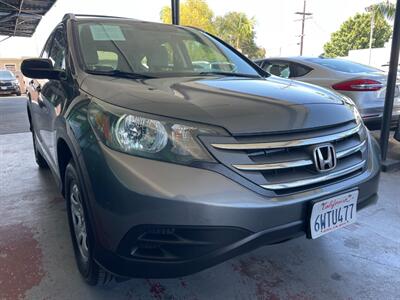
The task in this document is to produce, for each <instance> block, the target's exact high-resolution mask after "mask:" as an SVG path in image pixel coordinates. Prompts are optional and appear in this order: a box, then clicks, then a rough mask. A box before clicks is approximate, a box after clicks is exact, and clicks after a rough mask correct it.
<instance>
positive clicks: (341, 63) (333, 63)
mask: <svg viewBox="0 0 400 300" xmlns="http://www.w3.org/2000/svg"><path fill="white" fill-rule="evenodd" d="M307 60H308V61H310V62H313V63H316V64H319V65H321V66H324V67H327V68H329V69H332V70H336V71H340V72H345V73H365V72H367V73H368V72H382V71H381V70H379V69H376V68H373V67H370V66H366V65H362V64H359V63H356V62H353V61H349V60H344V59H337V58H307Z"/></svg>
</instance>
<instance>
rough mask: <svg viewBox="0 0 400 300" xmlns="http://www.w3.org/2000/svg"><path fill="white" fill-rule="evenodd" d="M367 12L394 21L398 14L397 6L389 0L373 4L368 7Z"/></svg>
mask: <svg viewBox="0 0 400 300" xmlns="http://www.w3.org/2000/svg"><path fill="white" fill-rule="evenodd" d="M366 10H367V11H368V12H371V13H373V14H374V15H375V16H381V17H383V18H386V19H388V20H390V21H392V20H393V19H394V15H395V13H396V5H395V4H394V3H392V2H390V1H389V0H386V1H383V2H380V3H377V4H373V5H371V6H369V7H367V8H366Z"/></svg>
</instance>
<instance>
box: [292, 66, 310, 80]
mask: <svg viewBox="0 0 400 300" xmlns="http://www.w3.org/2000/svg"><path fill="white" fill-rule="evenodd" d="M292 67H293V71H294V74H293V75H294V77H301V76H304V75H307V74H308V73H310V72H311V71H312V68H310V67H307V66H304V65H301V64H297V63H292Z"/></svg>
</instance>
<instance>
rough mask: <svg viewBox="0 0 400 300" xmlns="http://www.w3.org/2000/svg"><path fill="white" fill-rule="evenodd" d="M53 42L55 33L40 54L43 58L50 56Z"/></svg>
mask: <svg viewBox="0 0 400 300" xmlns="http://www.w3.org/2000/svg"><path fill="white" fill-rule="evenodd" d="M52 42H53V34H52V35H51V36H50V37H49V38H48V39H47V42H46V44H45V45H44V48H43V50H42V53H41V54H40V57H41V58H49V54H50V49H51V43H52Z"/></svg>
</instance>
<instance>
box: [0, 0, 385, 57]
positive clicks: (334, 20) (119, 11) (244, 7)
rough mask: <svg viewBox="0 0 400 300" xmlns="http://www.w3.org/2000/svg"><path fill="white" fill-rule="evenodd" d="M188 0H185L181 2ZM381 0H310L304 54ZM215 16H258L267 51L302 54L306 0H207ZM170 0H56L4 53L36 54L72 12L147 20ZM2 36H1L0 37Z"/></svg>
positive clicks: (0, 49)
mask: <svg viewBox="0 0 400 300" xmlns="http://www.w3.org/2000/svg"><path fill="white" fill-rule="evenodd" d="M183 1H184V0H181V2H183ZM380 1H381V0H334V1H328V0H307V12H311V13H312V14H313V15H312V18H311V19H309V20H307V21H306V25H305V41H304V55H308V56H318V55H319V54H321V53H322V52H323V45H324V43H326V42H327V41H329V39H330V35H331V33H332V32H334V31H336V30H337V29H338V28H339V27H340V25H341V23H343V22H344V21H345V20H346V19H348V18H349V17H351V16H353V15H354V14H355V13H357V12H361V13H362V12H364V11H365V7H367V6H369V5H371V4H374V3H378V2H380ZM207 3H208V5H209V6H210V8H211V9H212V10H213V11H214V13H215V14H216V15H224V14H226V13H228V12H230V11H241V12H244V13H246V14H247V15H248V16H249V17H254V18H255V19H256V22H257V24H256V28H255V30H256V35H257V39H256V42H257V44H258V45H259V46H261V47H263V48H265V49H266V51H267V56H288V55H298V54H299V45H298V43H299V40H300V38H299V35H300V33H301V22H300V21H296V20H298V19H300V16H299V15H295V12H296V11H302V9H303V0H245V1H244V0H207ZM170 4H171V1H170V0H146V1H143V0H112V1H109V0H107V1H106V0H58V1H57V2H56V4H55V5H54V6H53V7H52V9H51V10H50V11H49V12H48V13H47V14H46V15H45V16H44V17H43V19H42V21H41V23H40V24H39V26H38V28H37V29H36V32H35V34H34V35H33V37H32V38H22V37H12V38H10V39H8V40H6V41H3V42H0V57H8V58H12V57H27V56H29V57H34V56H38V55H39V54H40V52H41V49H42V47H43V45H44V43H45V41H46V39H47V37H48V36H49V34H50V32H51V31H52V30H53V28H54V27H55V26H56V25H57V24H58V23H59V22H60V21H61V19H62V17H63V15H64V14H66V13H68V12H72V13H77V14H78V13H81V14H101V15H113V16H122V17H131V18H135V19H141V20H146V21H156V22H159V21H160V11H161V8H162V7H163V6H165V5H170ZM2 38H4V37H2V36H0V40H1V39H2Z"/></svg>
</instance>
